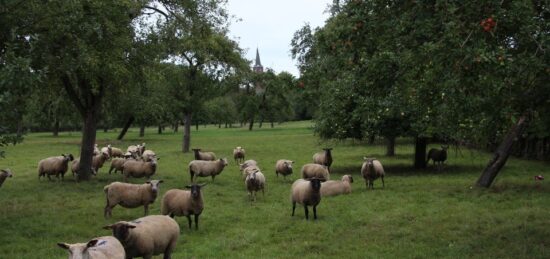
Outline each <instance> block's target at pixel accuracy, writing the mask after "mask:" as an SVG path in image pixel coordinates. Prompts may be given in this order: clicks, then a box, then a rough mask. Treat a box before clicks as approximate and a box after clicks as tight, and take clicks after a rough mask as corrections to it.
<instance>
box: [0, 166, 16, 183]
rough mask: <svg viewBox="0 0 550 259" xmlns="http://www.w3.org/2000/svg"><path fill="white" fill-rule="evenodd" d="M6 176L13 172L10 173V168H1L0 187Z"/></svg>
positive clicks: (11, 175)
mask: <svg viewBox="0 0 550 259" xmlns="http://www.w3.org/2000/svg"><path fill="white" fill-rule="evenodd" d="M8 177H13V174H12V173H11V171H10V169H1V170H0V187H2V184H3V183H4V181H5V180H6V178H8Z"/></svg>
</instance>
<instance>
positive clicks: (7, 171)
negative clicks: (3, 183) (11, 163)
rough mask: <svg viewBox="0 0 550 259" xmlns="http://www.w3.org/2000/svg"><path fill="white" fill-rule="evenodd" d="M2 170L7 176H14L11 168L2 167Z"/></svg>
mask: <svg viewBox="0 0 550 259" xmlns="http://www.w3.org/2000/svg"><path fill="white" fill-rule="evenodd" d="M0 172H2V174H3V175H5V177H13V174H12V173H11V170H10V169H1V170H0Z"/></svg>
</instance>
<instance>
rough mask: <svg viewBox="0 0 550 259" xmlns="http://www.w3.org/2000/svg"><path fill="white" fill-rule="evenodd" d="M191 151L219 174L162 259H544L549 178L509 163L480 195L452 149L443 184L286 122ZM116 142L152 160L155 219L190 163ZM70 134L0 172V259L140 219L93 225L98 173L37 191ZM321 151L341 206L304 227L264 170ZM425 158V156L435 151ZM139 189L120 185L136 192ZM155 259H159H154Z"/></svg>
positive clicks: (11, 157) (469, 169) (10, 161)
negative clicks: (248, 184) (252, 187)
mask: <svg viewBox="0 0 550 259" xmlns="http://www.w3.org/2000/svg"><path fill="white" fill-rule="evenodd" d="M192 134H193V135H192V146H193V147H201V148H203V149H204V150H209V151H213V152H215V153H216V154H217V155H218V156H223V157H228V158H229V161H230V163H229V166H228V167H226V169H225V170H224V171H223V172H222V174H221V175H220V176H218V177H216V180H215V181H214V182H212V181H211V179H210V178H202V179H200V180H199V182H208V183H209V184H208V185H207V186H206V187H204V189H203V195H204V200H205V210H204V211H203V214H202V215H201V222H200V228H199V230H198V231H196V230H194V229H193V230H188V229H187V219H186V218H177V221H178V222H179V224H180V226H181V229H182V235H181V237H180V240H179V243H178V246H177V248H176V251H175V253H174V254H173V258H222V257H230V258H257V257H260V258H298V257H305V258H313V257H316V258H319V257H320V258H329V257H334V258H365V257H368V258H550V187H549V185H548V183H547V182H544V181H542V182H541V181H539V182H535V181H534V180H533V176H534V175H539V174H542V175H545V176H550V164H548V163H544V162H534V161H525V160H518V159H510V160H509V161H508V164H507V165H506V167H505V169H504V170H503V171H502V172H501V173H500V175H499V176H498V177H497V179H496V182H495V184H494V186H493V187H492V188H490V189H477V188H471V186H472V185H473V183H474V182H475V181H476V179H477V177H478V176H479V174H480V172H481V170H482V168H483V166H484V165H485V163H486V162H487V161H488V159H489V157H490V156H489V154H487V153H483V152H478V151H470V150H465V149H462V150H460V152H458V153H457V152H456V150H455V149H454V148H451V150H450V151H451V152H450V154H449V159H448V161H447V166H446V168H445V170H444V171H443V172H437V171H435V170H433V168H431V167H430V168H428V169H427V170H423V171H415V170H413V169H411V164H412V152H413V146H412V145H411V144H410V143H409V141H408V140H407V139H401V140H399V142H398V146H397V148H396V152H397V156H395V157H393V158H388V157H385V156H383V154H384V150H385V149H384V145H383V144H380V145H372V146H369V145H367V144H366V143H362V142H352V141H349V142H324V143H323V142H320V141H319V140H318V138H317V137H316V136H314V135H313V133H312V130H311V123H310V122H293V123H286V124H282V125H278V126H276V127H275V128H274V129H271V128H263V129H257V130H254V131H252V132H249V131H248V130H247V129H244V128H233V129H218V128H217V127H213V126H209V127H207V128H203V127H201V128H200V130H199V131H195V130H193V132H192ZM116 136H117V133H116V132H109V133H103V132H98V138H97V142H98V143H99V144H100V146H101V145H105V144H106V143H112V144H113V145H114V146H116V147H121V148H123V149H125V148H126V147H127V146H128V145H130V144H137V143H140V142H146V143H147V147H148V148H150V149H152V150H154V151H156V153H157V155H158V156H159V157H161V160H160V161H159V167H158V169H157V174H156V175H155V177H154V178H155V179H163V180H164V183H163V184H161V191H160V194H159V198H157V201H156V202H155V203H154V204H153V205H152V206H151V207H150V213H151V214H158V213H160V202H159V201H160V198H161V197H162V194H164V192H166V191H167V190H168V189H172V188H182V187H183V186H184V185H186V184H187V183H189V173H188V170H187V164H188V163H189V161H190V160H191V158H192V154H191V153H187V154H183V153H181V151H180V149H181V139H182V136H181V132H180V133H172V132H166V133H164V134H161V135H159V134H156V131H155V130H154V129H148V131H147V132H146V136H145V137H144V138H139V137H138V136H137V130H135V129H134V130H133V131H132V132H129V133H128V135H127V136H126V139H125V140H124V141H121V142H118V141H114V139H115V138H116ZM79 141H80V134H79V133H75V132H73V133H62V134H61V135H60V136H59V137H52V136H51V134H50V133H33V134H29V135H27V136H26V138H25V141H24V142H23V143H21V144H18V145H17V146H12V147H8V148H7V149H6V151H7V153H6V154H7V157H6V158H4V159H1V160H0V168H10V169H12V172H13V173H14V177H13V178H9V179H7V180H6V182H4V185H3V186H2V187H1V188H0V258H65V257H66V251H64V250H63V249H60V248H58V247H57V245H56V243H57V242H69V243H75V242H85V241H88V240H89V239H90V238H92V237H96V236H102V235H110V232H109V231H107V230H103V229H102V228H101V227H102V226H104V225H107V224H111V223H113V222H116V221H119V220H132V219H135V218H138V217H141V216H143V208H142V207H141V208H137V209H125V208H122V207H120V206H117V207H115V208H114V209H113V218H111V219H104V218H103V207H104V206H105V195H104V193H103V186H104V185H106V184H108V183H110V182H113V181H121V180H122V176H121V175H120V174H117V175H109V174H108V173H107V171H108V168H109V164H108V163H107V164H106V165H105V166H104V167H103V168H102V169H101V170H100V172H99V174H98V176H96V177H94V178H93V179H92V180H91V181H90V182H81V183H76V182H75V181H74V180H73V179H72V178H71V174H70V172H68V174H66V177H65V181H64V182H57V181H47V180H41V181H39V180H38V177H37V172H36V165H37V162H38V161H39V160H40V159H42V158H45V157H48V156H55V155H59V154H61V153H67V152H70V153H72V154H74V155H75V156H78V154H79ZM236 146H242V147H244V148H245V149H246V151H247V159H255V160H257V161H258V162H259V165H260V167H261V168H262V169H263V172H264V174H265V175H266V176H267V191H266V194H265V196H264V197H262V196H261V194H260V195H259V196H258V200H257V202H255V203H251V202H249V200H248V198H247V194H246V191H245V187H244V183H243V181H242V179H241V177H240V175H239V171H238V166H237V165H236V163H235V162H234V161H233V159H232V150H233V148H234V147H236ZM325 146H332V147H333V148H334V150H333V157H334V163H333V173H332V175H331V178H332V179H340V178H341V175H343V174H352V175H353V176H354V179H355V182H354V183H353V192H352V194H350V195H344V196H338V197H331V198H325V199H322V200H321V203H320V205H319V206H318V216H319V219H318V220H317V221H312V220H310V221H306V220H305V217H304V211H303V208H301V207H298V208H297V210H296V213H297V215H296V216H294V217H291V216H290V214H291V204H290V201H289V192H290V186H291V183H292V181H287V182H285V181H283V180H282V178H277V177H276V176H275V172H274V165H275V161H276V160H278V159H281V158H287V159H291V160H294V161H295V162H296V163H295V170H294V174H293V175H292V176H291V178H292V179H296V178H297V177H298V175H299V168H300V167H301V166H302V165H303V164H305V163H309V162H310V161H311V157H312V155H313V153H315V152H318V151H320V149H321V148H322V147H325ZM433 146H436V144H434V145H433ZM365 155H368V156H375V157H377V158H379V159H380V160H381V162H382V163H383V164H384V166H385V170H386V188H384V189H382V188H381V182H380V181H376V182H375V189H374V190H366V189H365V183H364V180H363V179H362V178H361V177H360V167H361V163H362V157H363V156H365ZM144 181H145V180H144V179H131V182H132V183H143V182H144ZM159 258H160V257H159Z"/></svg>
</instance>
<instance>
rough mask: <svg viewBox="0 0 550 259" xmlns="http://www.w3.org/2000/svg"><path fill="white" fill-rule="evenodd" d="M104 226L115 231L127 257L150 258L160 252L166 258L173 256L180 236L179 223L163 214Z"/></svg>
mask: <svg viewBox="0 0 550 259" xmlns="http://www.w3.org/2000/svg"><path fill="white" fill-rule="evenodd" d="M103 228H104V229H110V230H112V231H113V236H114V237H115V238H117V239H118V240H119V241H120V243H122V246H124V250H125V251H126V258H134V257H143V258H145V259H150V258H152V257H153V255H159V254H164V258H165V259H166V258H171V254H172V252H173V251H174V249H175V248H176V244H177V242H178V238H179V236H180V227H179V225H178V223H177V222H176V221H175V220H174V219H172V218H170V217H168V216H163V215H152V216H147V217H142V218H139V219H136V220H133V221H119V222H117V223H115V224H112V225H108V226H105V227H103Z"/></svg>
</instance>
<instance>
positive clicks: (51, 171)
mask: <svg viewBox="0 0 550 259" xmlns="http://www.w3.org/2000/svg"><path fill="white" fill-rule="evenodd" d="M73 160H74V157H73V155H72V154H66V155H65V154H61V156H54V157H48V158H45V159H42V160H40V162H38V180H40V177H42V176H48V180H51V178H50V175H55V177H56V178H58V179H59V175H60V174H61V180H63V177H64V176H65V173H66V172H67V169H68V168H69V161H73Z"/></svg>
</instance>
